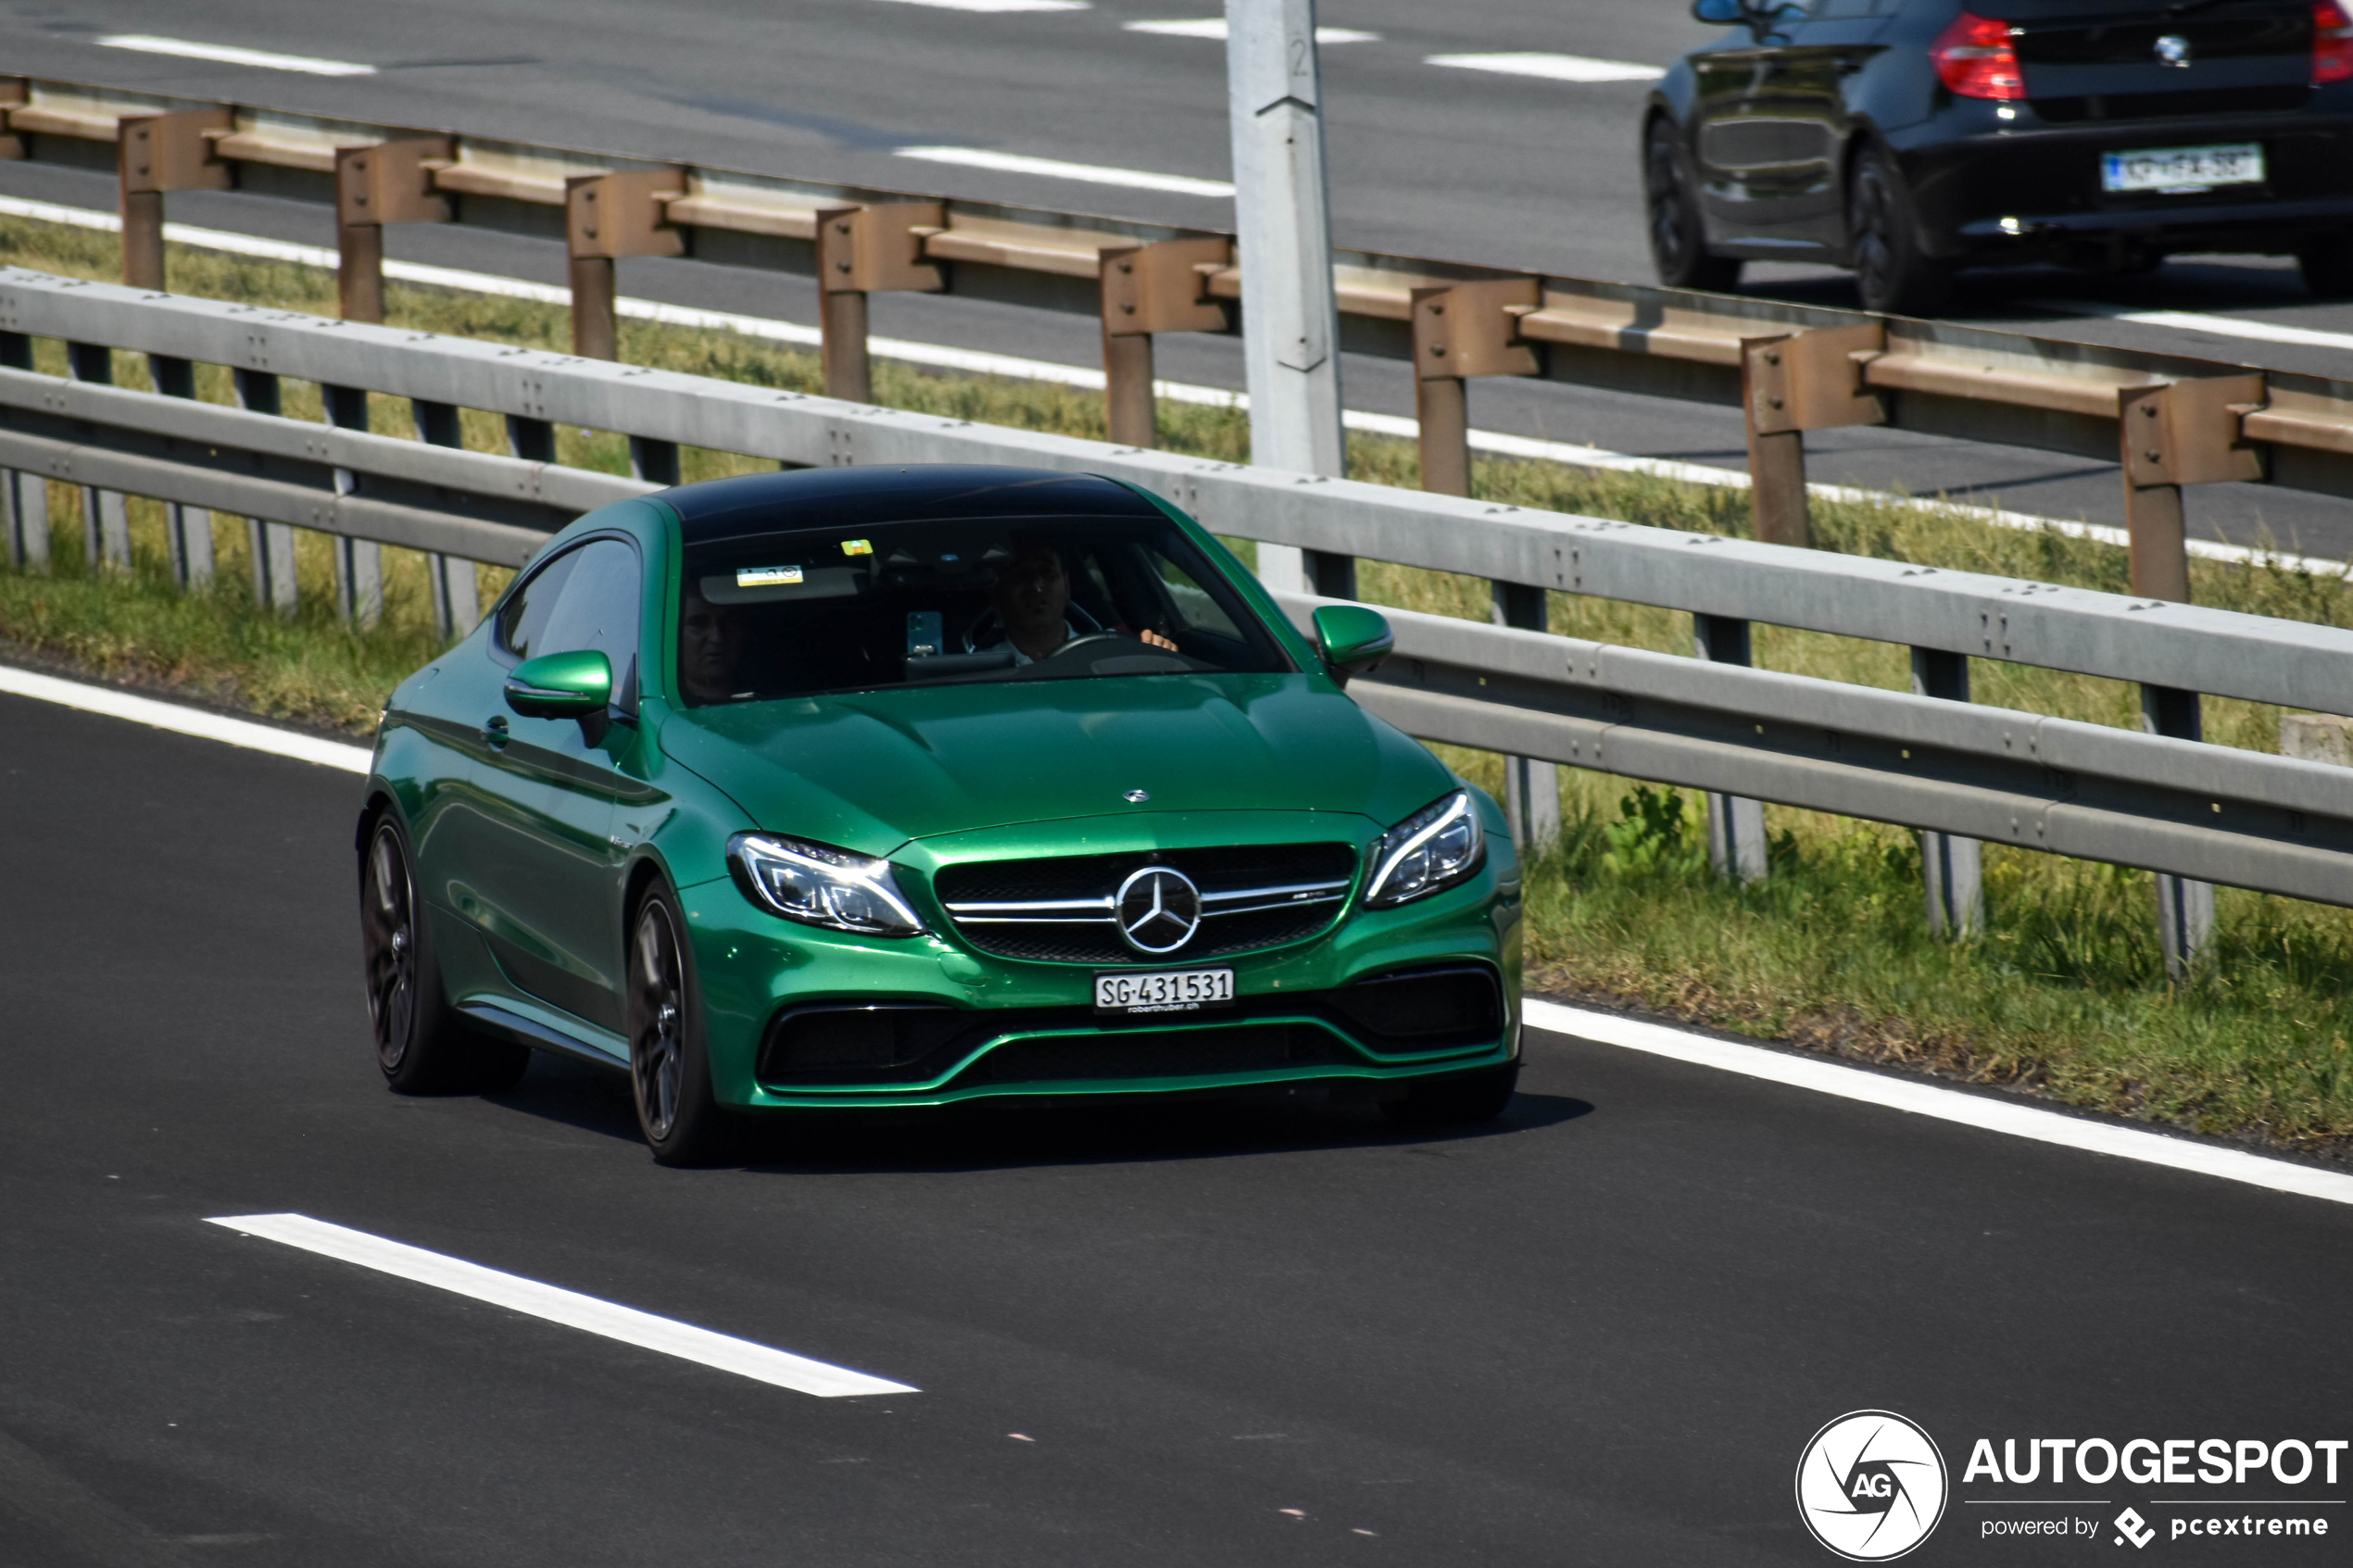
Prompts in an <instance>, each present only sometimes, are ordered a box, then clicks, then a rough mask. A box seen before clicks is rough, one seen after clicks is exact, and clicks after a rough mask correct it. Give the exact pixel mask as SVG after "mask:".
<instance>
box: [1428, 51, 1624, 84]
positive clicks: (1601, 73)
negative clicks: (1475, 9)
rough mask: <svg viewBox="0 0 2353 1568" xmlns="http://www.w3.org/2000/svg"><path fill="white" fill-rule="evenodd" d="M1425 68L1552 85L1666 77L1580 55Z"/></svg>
mask: <svg viewBox="0 0 2353 1568" xmlns="http://www.w3.org/2000/svg"><path fill="white" fill-rule="evenodd" d="M1422 64H1424V65H1426V66H1453V67H1454V68H1456V69H1461V70H1492V71H1500V72H1502V73H1503V74H1504V75H1505V76H1541V77H1544V78H1547V79H1548V80H1550V81H1554V82H1656V81H1657V80H1658V79H1659V78H1660V77H1662V76H1665V75H1666V74H1667V73H1666V72H1665V71H1664V70H1661V69H1659V68H1658V67H1656V66H1638V65H1636V64H1634V63H1633V62H1632V61H1630V60H1595V59H1589V58H1587V57H1586V56H1583V55H1534V54H1509V55H1431V56H1427V57H1426V58H1424V59H1423V61H1422Z"/></svg>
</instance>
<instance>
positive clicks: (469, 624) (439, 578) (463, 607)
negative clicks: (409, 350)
mask: <svg viewBox="0 0 2353 1568" xmlns="http://www.w3.org/2000/svg"><path fill="white" fill-rule="evenodd" d="M409 413H410V416H411V417H412V418H413V419H414V420H416V424H417V439H418V440H420V441H422V442H425V443H426V444H428V445H434V446H463V445H465V444H466V438H465V433H464V432H463V431H462V430H461V429H460V428H459V423H458V409H457V406H456V405H455V404H450V403H429V402H427V401H425V400H424V399H423V398H422V397H419V398H412V399H411V400H410V401H409ZM522 422H525V423H528V424H533V425H536V426H538V427H539V428H540V429H542V430H544V431H546V432H547V444H548V445H549V447H550V448H552V447H553V446H554V445H555V427H554V426H552V425H549V424H548V423H547V421H546V420H525V421H522ZM516 423H517V421H516V420H515V419H513V418H512V417H511V416H510V418H509V419H508V420H507V443H508V445H510V446H514V445H518V443H517V442H516V439H515V436H516V431H515V425H516ZM517 456H521V453H520V452H518V453H517ZM425 579H426V582H427V583H428V585H429V586H430V587H431V588H432V589H433V624H434V631H436V632H437V633H440V634H441V635H442V636H444V637H455V636H458V635H459V634H461V633H467V632H471V631H472V630H473V629H474V623H475V622H476V621H480V620H481V619H482V594H481V589H480V585H479V584H480V580H479V579H478V578H476V577H475V575H474V563H473V562H472V561H470V560H461V559H459V558H458V557H456V556H436V555H427V556H426V557H425Z"/></svg>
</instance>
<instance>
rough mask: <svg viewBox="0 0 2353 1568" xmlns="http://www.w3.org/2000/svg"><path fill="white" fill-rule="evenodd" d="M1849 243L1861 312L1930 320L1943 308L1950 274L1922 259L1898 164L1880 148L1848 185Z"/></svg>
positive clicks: (1868, 154) (1869, 152)
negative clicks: (1867, 311)
mask: <svg viewBox="0 0 2353 1568" xmlns="http://www.w3.org/2000/svg"><path fill="white" fill-rule="evenodd" d="M1846 245H1847V256H1848V265H1850V266H1852V267H1853V268H1854V269H1855V292H1856V293H1857V294H1859V295H1862V298H1863V308H1864V309H1866V310H1877V311H1883V312H1886V313H1888V314H1890V315H1896V316H1927V315H1932V314H1934V313H1935V312H1936V311H1938V310H1941V309H1943V308H1944V300H1945V296H1946V295H1948V294H1950V293H1951V289H1952V270H1951V269H1949V268H1947V267H1946V266H1945V265H1944V263H1942V262H1940V261H1937V260H1935V259H1934V258H1933V257H1929V256H1926V255H1923V254H1922V253H1921V251H1920V245H1919V223H1918V221H1917V220H1916V218H1915V216H1914V214H1913V211H1912V199H1911V196H1910V194H1908V193H1907V192H1906V190H1905V189H1904V181H1903V177H1902V176H1901V175H1900V174H1898V173H1897V172H1896V169H1895V164H1894V159H1893V158H1891V157H1888V155H1887V153H1886V152H1885V151H1884V150H1883V149H1881V148H1880V147H1876V146H1870V147H1865V148H1864V149H1863V151H1862V153H1861V154H1860V156H1858V157H1856V159H1855V171H1854V174H1853V175H1852V177H1851V178H1850V179H1849V180H1848V182H1847V191H1846Z"/></svg>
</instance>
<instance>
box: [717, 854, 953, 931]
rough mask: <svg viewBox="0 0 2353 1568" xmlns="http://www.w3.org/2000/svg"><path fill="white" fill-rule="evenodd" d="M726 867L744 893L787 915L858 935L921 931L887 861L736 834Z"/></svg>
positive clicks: (920, 923) (919, 920) (919, 919)
mask: <svg viewBox="0 0 2353 1568" xmlns="http://www.w3.org/2000/svg"><path fill="white" fill-rule="evenodd" d="M727 866H728V869H729V870H730V871H732V872H735V873H736V885H737V886H739V887H741V888H742V889H743V890H744V896H745V897H748V898H749V899H750V900H751V901H752V902H753V903H755V904H757V905H759V906H760V907H761V909H766V910H768V911H769V912H770V913H772V914H779V915H782V916H784V917H785V918H786V920H797V921H799V922H802V923H803V924H806V925H823V926H828V927H831V928H832V929H833V930H835V931H854V932H856V933H858V934H859V935H862V936H920V935H923V932H924V922H923V917H922V916H921V915H918V914H917V913H915V911H914V910H913V909H912V908H910V907H909V905H908V903H907V900H906V898H905V897H902V896H901V895H900V891H899V884H898V882H897V881H896V880H895V879H894V878H893V877H892V875H891V868H890V862H889V861H888V860H875V859H868V858H867V857H865V856H863V855H852V854H849V852H848V851H846V850H841V849H833V848H829V847H826V846H824V845H823V844H812V843H810V842H808V841H807V840H806V839H799V838H778V837H775V836H774V835H773V834H764V833H739V834H736V836H735V837H733V838H731V839H729V840H728V841H727Z"/></svg>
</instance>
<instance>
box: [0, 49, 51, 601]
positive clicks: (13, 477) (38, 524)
mask: <svg viewBox="0 0 2353 1568" xmlns="http://www.w3.org/2000/svg"><path fill="white" fill-rule="evenodd" d="M5 90H6V83H5V82H0V93H5ZM23 101H24V100H23V98H22V97H21V95H19V97H17V98H14V99H8V98H6V97H4V96H0V103H6V102H13V103H21V102H23ZM0 365H5V366H6V367H7V368H8V369H9V370H31V369H32V338H31V334H30V333H26V332H0ZM0 489H4V490H5V492H6V494H5V495H0V506H5V507H6V517H5V519H4V520H0V521H4V522H5V526H6V529H7V532H8V564H9V565H10V566H17V567H22V568H24V569H25V570H26V571H44V572H45V571H48V570H49V478H48V476H47V475H46V474H42V473H35V472H32V471H31V470H26V469H0Z"/></svg>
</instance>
